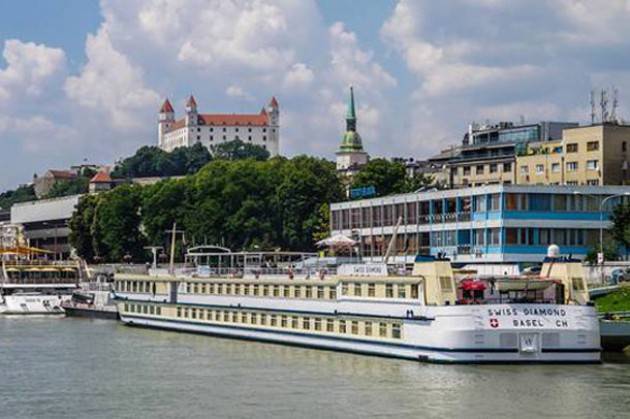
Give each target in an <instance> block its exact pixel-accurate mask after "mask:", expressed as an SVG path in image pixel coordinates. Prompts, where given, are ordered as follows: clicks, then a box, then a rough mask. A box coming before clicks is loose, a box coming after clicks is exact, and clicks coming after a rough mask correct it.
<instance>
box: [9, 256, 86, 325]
mask: <svg viewBox="0 0 630 419" xmlns="http://www.w3.org/2000/svg"><path fill="white" fill-rule="evenodd" d="M79 278H80V266H79V264H78V263H76V262H52V261H37V260H13V261H5V262H3V263H2V270H1V271H0V314H5V315H9V314H20V315H21V314H63V308H62V306H61V305H62V303H63V302H66V301H69V300H70V298H71V297H72V290H74V289H76V288H77V287H78V284H79Z"/></svg>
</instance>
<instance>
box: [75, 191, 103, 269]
mask: <svg viewBox="0 0 630 419" xmlns="http://www.w3.org/2000/svg"><path fill="white" fill-rule="evenodd" d="M98 200H99V195H86V196H83V197H82V198H81V199H80V200H79V203H78V205H77V207H76V209H75V210H74V212H73V214H72V217H71V218H70V222H69V226H70V237H69V240H70V245H72V247H73V248H75V249H76V251H77V254H78V255H79V256H80V257H82V258H83V259H85V260H87V261H88V262H92V261H93V260H94V256H95V254H94V243H93V235H92V229H93V225H94V219H95V214H96V206H97V205H98Z"/></svg>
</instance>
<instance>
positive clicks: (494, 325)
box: [490, 319, 499, 329]
mask: <svg viewBox="0 0 630 419" xmlns="http://www.w3.org/2000/svg"><path fill="white" fill-rule="evenodd" d="M490 327H492V328H494V329H496V328H497V327H499V319H490Z"/></svg>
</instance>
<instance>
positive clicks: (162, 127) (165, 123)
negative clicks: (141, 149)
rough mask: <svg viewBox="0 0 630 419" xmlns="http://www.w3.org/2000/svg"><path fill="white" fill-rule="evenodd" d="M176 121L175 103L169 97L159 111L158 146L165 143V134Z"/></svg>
mask: <svg viewBox="0 0 630 419" xmlns="http://www.w3.org/2000/svg"><path fill="white" fill-rule="evenodd" d="M174 122H175V111H174V110H173V105H171V102H170V101H169V100H168V98H167V99H166V100H165V101H164V103H163V104H162V107H161V108H160V112H159V113H158V146H160V147H162V146H163V145H164V134H165V133H166V132H167V131H168V130H169V128H170V127H171V126H172V125H173V123H174Z"/></svg>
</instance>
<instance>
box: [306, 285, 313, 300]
mask: <svg viewBox="0 0 630 419" xmlns="http://www.w3.org/2000/svg"><path fill="white" fill-rule="evenodd" d="M305 297H306V298H312V297H313V287H311V286H306V295H305Z"/></svg>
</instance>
